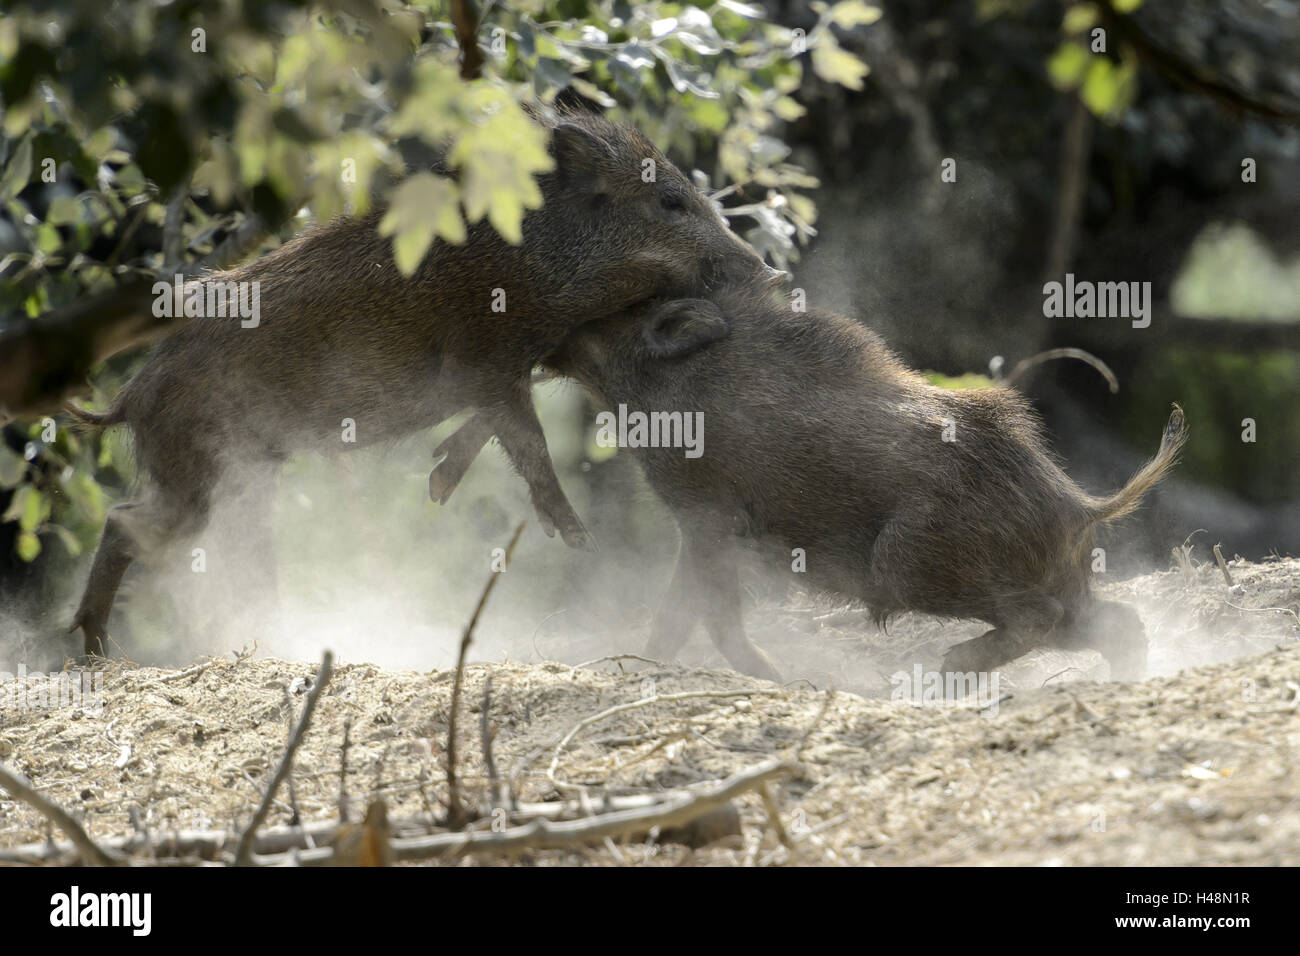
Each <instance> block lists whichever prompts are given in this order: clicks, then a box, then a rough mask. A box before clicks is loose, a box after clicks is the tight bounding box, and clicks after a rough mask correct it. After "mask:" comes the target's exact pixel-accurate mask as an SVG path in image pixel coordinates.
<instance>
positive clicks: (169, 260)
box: [0, 0, 879, 558]
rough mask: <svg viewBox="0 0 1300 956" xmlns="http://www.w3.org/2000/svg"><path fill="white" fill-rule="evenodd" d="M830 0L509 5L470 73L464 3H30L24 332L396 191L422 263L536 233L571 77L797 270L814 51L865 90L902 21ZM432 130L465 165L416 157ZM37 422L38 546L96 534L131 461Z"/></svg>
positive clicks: (17, 468) (4, 263) (21, 511)
mask: <svg viewBox="0 0 1300 956" xmlns="http://www.w3.org/2000/svg"><path fill="white" fill-rule="evenodd" d="M815 9H816V10H817V13H818V17H819V19H818V21H817V23H816V25H815V27H814V28H813V29H811V30H809V31H807V33H806V34H805V33H804V31H802V30H791V29H788V28H785V27H782V26H780V25H778V24H775V23H772V22H769V21H768V20H767V19H766V16H765V14H764V11H763V9H762V8H761V7H759V6H756V5H753V4H749V3H745V2H741V0H716V2H714V3H712V4H709V3H703V4H701V5H699V6H696V5H691V4H682V3H669V2H649V3H635V4H633V3H628V2H624V0H603V2H593V3H583V2H573V0H516V2H512V3H510V4H504V3H496V2H487V3H486V4H484V9H483V11H482V13H481V15H480V16H479V18H478V19H479V22H478V24H477V31H476V34H475V37H474V40H475V43H476V45H477V48H478V50H479V51H480V54H481V59H482V69H481V73H480V75H479V76H478V77H477V78H475V79H471V80H468V81H466V80H465V79H462V77H461V70H460V68H459V66H458V64H459V62H460V60H461V57H462V49H461V47H460V45H459V43H458V40H457V34H456V30H455V27H454V25H453V22H452V19H453V16H452V14H453V10H452V8H451V6H450V5H449V4H448V3H444V2H430V0H411V2H403V0H337V2H330V0H325V2H321V3H315V4H309V3H304V2H300V0H278V2H275V3H266V2H264V0H224V2H220V3H201V2H198V0H176V2H173V3H165V4H160V3H152V2H144V0H137V2H116V3H105V2H104V0H32V2H29V3H26V4H22V5H17V6H16V7H15V9H13V10H12V11H10V12H9V13H8V14H7V15H6V16H5V17H4V18H3V19H2V20H0V108H2V110H3V125H2V127H0V160H3V163H4V166H3V173H2V174H0V332H3V330H4V329H5V327H6V325H12V324H13V323H14V322H15V321H16V320H18V319H24V318H25V319H33V320H36V321H37V322H39V321H40V317H41V316H43V315H44V314H46V313H47V312H50V311H51V310H55V309H58V308H60V307H65V306H68V305H69V304H70V303H73V302H76V301H78V300H79V299H81V298H82V297H86V296H90V295H94V294H96V293H102V292H104V291H105V290H109V289H113V288H115V287H117V286H119V285H120V284H122V283H123V282H124V281H127V280H129V279H133V278H135V279H138V278H142V277H154V276H165V277H169V276H170V274H171V272H173V271H184V270H185V267H186V265H187V264H188V263H191V262H193V261H195V260H197V259H199V258H201V257H203V256H205V255H207V254H209V253H211V252H212V251H213V249H214V248H215V247H216V246H217V245H218V244H219V243H220V242H221V241H222V240H223V239H224V238H225V237H227V236H229V235H231V234H232V233H233V232H235V231H236V230H237V229H238V228H239V227H240V225H241V224H243V223H245V222H246V221H247V220H248V218H249V217H251V216H253V215H254V214H256V215H257V216H258V217H260V221H262V222H265V223H267V224H270V225H272V226H276V227H278V228H277V229H276V230H275V231H276V232H278V233H279V234H281V235H287V234H288V233H291V232H293V231H296V230H297V229H299V228H301V227H302V226H303V225H305V224H306V223H308V222H310V221H313V220H315V221H320V220H325V219H328V218H330V217H333V216H337V215H341V214H359V213H363V212H365V211H367V210H369V209H371V208H372V207H374V206H375V205H376V204H381V205H387V206H388V211H387V213H386V214H385V215H384V216H383V218H382V220H381V224H380V229H381V232H382V233H383V234H384V235H386V236H391V238H392V242H393V250H394V257H395V261H396V263H397V265H398V267H399V268H400V269H401V270H402V271H403V272H406V273H408V274H409V273H410V272H413V271H414V269H415V268H416V267H417V266H418V264H419V262H420V261H421V259H422V258H423V257H424V254H425V253H426V251H427V250H428V248H429V245H430V243H431V242H433V241H434V240H435V239H441V240H445V241H447V242H453V243H454V242H458V241H461V240H463V238H464V236H465V234H466V225H467V223H474V222H477V221H479V220H482V219H486V220H487V221H488V222H489V223H491V225H492V227H493V228H494V229H496V230H497V231H498V232H499V233H500V234H501V235H502V236H503V237H504V238H506V239H507V240H510V241H518V240H519V239H520V238H521V229H520V225H521V222H522V219H523V216H524V215H525V214H526V212H527V211H528V210H529V209H531V208H535V207H536V206H537V205H538V204H539V203H540V202H541V194H540V191H539V190H538V188H537V184H536V182H535V177H536V176H537V175H538V174H539V173H543V172H545V171H546V170H548V169H549V168H550V166H551V160H550V157H549V155H548V153H547V150H546V141H545V132H544V130H543V129H542V128H541V127H540V126H538V125H537V124H536V123H534V122H532V121H531V120H530V118H529V115H528V112H527V109H526V104H528V103H530V102H538V101H540V102H543V103H545V102H549V101H551V100H553V99H554V98H555V96H556V95H557V94H559V93H560V92H561V91H562V90H564V89H566V88H571V89H572V90H574V91H576V92H577V93H579V94H581V95H583V96H584V97H586V98H588V99H589V100H591V101H594V102H595V103H597V104H599V105H600V106H602V107H604V108H606V109H608V110H609V111H610V112H611V114H612V115H613V116H614V117H615V118H618V119H621V120H624V121H627V122H630V123H633V124H635V125H637V126H639V127H640V128H641V129H643V130H644V131H645V132H646V134H647V135H648V136H649V137H650V138H651V139H652V140H654V141H655V142H656V143H658V144H659V145H660V146H661V147H663V148H664V149H666V150H667V151H669V152H671V153H672V154H674V156H675V157H676V158H678V159H680V160H682V161H683V162H684V163H685V164H686V165H687V167H688V168H690V167H694V169H695V176H696V179H697V182H699V183H700V185H701V186H702V187H704V188H706V189H709V190H712V191H714V195H715V197H716V198H717V199H718V200H719V201H720V202H722V201H724V200H725V201H726V202H727V203H729V208H728V209H727V213H728V214H729V215H731V216H734V217H737V219H739V218H740V217H747V218H748V219H749V220H750V221H751V223H752V225H751V227H750V228H749V229H748V231H747V232H746V233H745V234H746V236H747V238H749V239H750V241H751V242H753V244H754V245H755V246H756V247H757V248H758V249H759V250H760V251H762V252H764V253H765V254H768V255H769V256H770V257H771V258H772V259H773V260H774V261H776V262H777V263H778V264H784V263H787V262H789V261H790V260H792V259H794V258H796V257H797V254H798V247H799V245H800V243H802V242H803V241H806V240H807V239H808V238H809V237H810V236H811V235H813V234H814V231H815V230H814V225H813V224H814V222H815V219H816V210H815V208H814V205H813V203H812V201H811V200H810V199H809V198H808V196H807V194H806V193H807V191H808V190H809V189H811V188H814V187H815V186H816V185H817V183H816V180H815V179H814V178H813V177H811V176H810V175H808V174H807V173H806V172H805V171H804V170H803V169H801V168H800V167H799V166H798V165H797V164H795V163H793V162H791V160H790V150H789V148H788V147H787V146H786V145H785V143H784V142H783V141H782V138H781V127H782V124H783V123H785V122H789V121H792V120H795V119H797V118H798V117H799V116H801V115H802V113H803V110H804V108H803V107H802V106H801V105H800V103H799V102H798V99H797V96H796V94H797V91H798V90H799V87H800V83H801V81H802V79H803V76H804V69H805V65H810V66H811V69H812V70H814V71H815V72H816V74H817V75H818V76H820V77H822V78H823V79H826V80H828V81H831V82H835V83H839V84H843V85H844V86H846V87H849V88H852V89H857V88H860V87H861V84H862V78H863V77H864V76H865V75H866V72H867V67H866V65H865V64H863V63H862V62H861V61H860V60H859V59H858V58H857V57H856V56H854V55H853V54H851V53H850V52H848V51H847V50H846V49H845V48H844V47H843V46H841V44H840V43H839V41H838V40H837V37H836V30H852V29H857V28H862V27H866V26H867V25H869V24H870V23H871V22H873V21H874V19H875V18H876V17H878V16H879V11H878V10H876V9H875V8H874V7H871V6H869V5H868V4H866V3H864V2H862V0H841V2H839V3H836V4H834V5H826V4H818V5H816V7H815ZM476 59H477V58H476ZM412 143H417V144H421V145H423V146H424V147H426V148H427V149H428V151H430V152H431V154H433V155H436V156H437V157H438V158H439V160H440V161H439V162H438V163H437V164H436V165H432V164H425V165H424V166H423V167H420V168H416V167H414V166H412V167H410V168H408V166H407V165H406V164H405V163H404V162H403V155H404V153H407V152H409V149H407V148H406V147H409V146H410V144H412ZM11 428H12V427H11ZM24 431H25V432H26V434H25V435H24V436H23V437H24V438H25V439H26V442H25V443H24V445H23V450H22V452H21V453H19V452H16V451H14V450H13V449H12V448H7V447H0V486H2V487H3V488H8V489H19V492H18V493H16V494H14V495H13V496H12V497H11V503H10V506H9V508H8V510H7V511H6V513H5V514H4V516H3V517H4V519H5V520H17V521H19V522H20V523H21V529H22V534H21V535H20V544H19V547H20V551H21V552H22V555H23V557H24V558H30V557H32V556H34V554H35V553H36V552H37V550H39V547H40V544H39V535H40V533H41V532H42V531H44V530H47V529H59V528H70V529H72V531H73V532H74V533H72V534H68V533H66V532H64V531H61V530H51V533H56V534H60V535H61V536H64V537H65V540H66V543H67V544H68V546H69V548H70V549H75V547H76V546H77V541H80V542H81V543H82V544H88V543H89V541H90V540H93V535H94V529H95V525H96V523H97V522H98V520H99V519H100V518H102V503H101V502H100V501H99V498H98V497H97V496H96V495H94V494H92V493H90V492H89V491H85V489H83V487H82V484H84V479H83V477H82V476H84V475H87V474H89V473H91V472H92V471H93V470H94V469H95V468H96V467H98V468H101V469H103V468H106V467H111V466H112V465H113V464H114V462H113V461H112V451H111V449H112V444H111V443H109V442H100V441H97V440H90V439H84V438H79V437H78V436H75V435H69V434H67V430H66V429H62V428H61V429H58V430H57V433H58V435H59V436H60V437H59V438H58V439H57V440H54V441H51V440H47V437H43V436H48V435H49V430H48V429H47V428H45V427H43V424H42V423H40V422H37V423H34V424H33V425H32V426H31V428H30V430H26V429H25V430H24ZM12 434H13V432H12V431H11V432H10V435H11V437H12ZM122 467H123V470H124V471H125V470H127V466H126V465H125V464H123V466H122ZM79 483H80V484H79ZM93 484H94V482H93V481H92V482H91V485H93ZM96 490H97V489H96ZM83 492H84V493H83ZM51 503H53V504H52V505H51Z"/></svg>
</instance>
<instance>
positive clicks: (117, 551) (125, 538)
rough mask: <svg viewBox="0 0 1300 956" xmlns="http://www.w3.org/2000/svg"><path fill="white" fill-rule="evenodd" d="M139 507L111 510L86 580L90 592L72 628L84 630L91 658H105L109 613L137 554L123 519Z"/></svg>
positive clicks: (84, 593)
mask: <svg viewBox="0 0 1300 956" xmlns="http://www.w3.org/2000/svg"><path fill="white" fill-rule="evenodd" d="M135 507H137V505H135V504H131V503H128V504H121V505H115V506H114V507H112V508H110V509H109V512H108V519H107V520H106V521H105V522H104V534H103V535H102V536H101V537H100V539H99V547H98V548H96V549H95V560H94V563H93V564H91V567H90V577H89V578H88V579H87V580H86V590H85V591H84V592H83V593H82V595H81V604H80V606H79V607H78V608H77V614H76V616H75V617H74V618H73V619H72V627H70V628H69V630H76V629H77V628H81V632H82V635H83V637H84V638H85V644H84V654H85V656H86V657H87V658H90V657H104V656H105V650H104V639H105V638H106V637H107V636H108V612H109V611H110V610H112V607H113V599H114V598H115V597H117V589H118V587H119V586H120V585H121V583H122V576H123V575H124V574H126V569H127V568H128V567H130V566H131V562H132V561H134V560H135V556H136V552H137V549H136V543H135V540H134V539H133V538H132V537H131V534H130V532H129V531H127V530H126V523H125V519H124V517H123V513H124V512H125V511H127V510H128V509H131V508H135Z"/></svg>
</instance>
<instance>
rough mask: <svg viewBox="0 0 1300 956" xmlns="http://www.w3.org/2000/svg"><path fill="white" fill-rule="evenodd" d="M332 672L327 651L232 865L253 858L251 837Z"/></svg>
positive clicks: (270, 801) (332, 664) (248, 861)
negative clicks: (296, 723)
mask: <svg viewBox="0 0 1300 956" xmlns="http://www.w3.org/2000/svg"><path fill="white" fill-rule="evenodd" d="M333 673H334V655H333V653H331V652H330V651H326V652H325V653H324V654H323V655H321V661H320V670H319V671H317V672H316V683H315V684H314V685H313V686H312V689H311V690H310V691H309V692H308V693H307V703H306V704H304V705H303V708H302V717H301V718H300V719H299V721H298V726H297V727H295V728H294V730H293V734H292V735H290V737H289V746H288V748H287V749H286V750H285V752H284V756H283V757H281V758H280V766H278V767H276V769H275V776H273V777H272V778H271V782H270V783H269V784H267V786H266V792H265V793H263V794H262V802H261V803H259V804H258V805H257V811H256V812H255V813H254V814H253V819H252V820H250V821H249V822H248V826H247V827H246V828H245V829H244V832H243V834H242V835H241V836H240V838H239V848H238V849H237V850H236V851H235V865H236V866H247V865H248V864H249V863H250V862H252V857H253V838H254V836H255V835H256V834H257V828H258V827H259V826H261V825H262V821H263V820H265V819H266V815H267V814H268V813H270V812H271V804H272V803H273V802H274V801H275V792H276V791H277V790H278V789H280V784H282V783H283V782H284V778H285V777H287V776H288V775H289V768H290V767H291V766H292V764H293V755H294V751H296V750H297V749H298V746H299V744H301V743H302V739H303V737H304V736H305V735H306V733H307V726H308V725H309V724H310V723H311V715H312V714H313V713H314V712H315V710H316V702H317V701H318V700H320V696H321V693H322V692H323V691H324V690H325V685H327V684H328V683H329V682H330V677H331V675H332V674H333Z"/></svg>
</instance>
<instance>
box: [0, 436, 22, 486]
mask: <svg viewBox="0 0 1300 956" xmlns="http://www.w3.org/2000/svg"><path fill="white" fill-rule="evenodd" d="M25 474H27V460H26V459H25V458H23V456H22V455H20V454H18V452H16V451H14V450H13V449H12V448H10V447H9V446H8V445H5V444H0V488H12V487H13V486H14V485H16V484H18V482H20V481H22V480H23V475H25Z"/></svg>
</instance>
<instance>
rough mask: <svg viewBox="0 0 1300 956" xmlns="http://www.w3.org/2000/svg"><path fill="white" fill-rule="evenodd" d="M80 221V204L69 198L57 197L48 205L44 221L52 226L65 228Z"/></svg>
mask: <svg viewBox="0 0 1300 956" xmlns="http://www.w3.org/2000/svg"><path fill="white" fill-rule="evenodd" d="M80 219H81V203H79V202H77V200H75V199H73V198H72V197H71V196H57V197H55V199H54V201H53V202H51V203H50V211H49V212H48V213H46V215H45V221H46V222H48V223H50V224H51V225H54V226H66V225H70V224H71V223H74V222H78V221H79V220H80Z"/></svg>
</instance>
